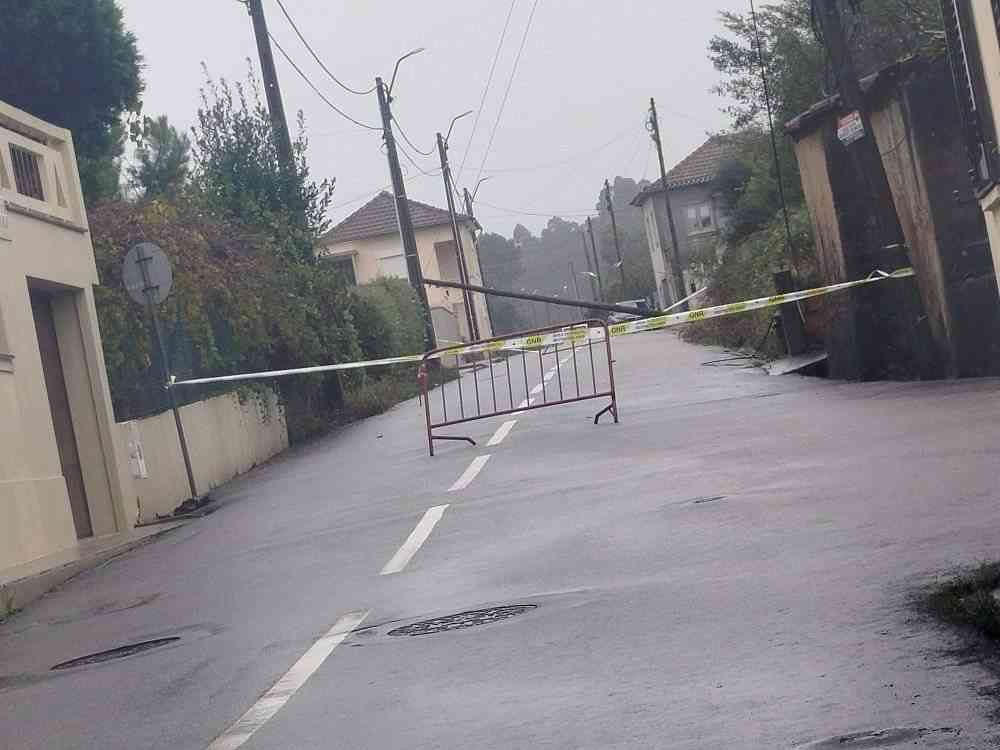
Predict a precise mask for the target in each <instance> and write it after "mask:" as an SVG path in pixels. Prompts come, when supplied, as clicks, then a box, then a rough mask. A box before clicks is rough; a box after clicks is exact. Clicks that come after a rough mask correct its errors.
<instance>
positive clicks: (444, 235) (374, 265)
mask: <svg viewBox="0 0 1000 750" xmlns="http://www.w3.org/2000/svg"><path fill="white" fill-rule="evenodd" d="M415 234H416V238H417V254H418V255H419V257H420V269H421V271H422V272H423V274H424V277H426V278H429V279H440V280H442V281H459V275H458V271H457V266H458V263H457V259H452V260H451V261H450V264H449V266H448V267H446V268H444V269H442V268H441V265H440V264H439V262H438V253H437V250H436V249H435V245H438V244H440V243H446V242H451V241H452V232H451V226H450V225H447V224H444V225H441V226H439V227H430V228H428V229H418V230H416V233H415ZM461 234H462V247H463V249H464V250H465V264H466V267H467V268H468V269H469V281H470V283H471V284H473V285H476V286H478V285H482V282H483V274H482V271H481V270H480V268H479V260H478V258H477V257H476V250H475V241H474V239H473V236H472V231H471V229H470V226H469V224H467V223H466V224H463V225H462V226H461ZM402 253H403V244H402V241H401V240H400V237H399V235H398V234H389V235H383V236H381V237H370V238H367V239H363V240H355V241H353V242H341V243H338V244H335V245H330V246H328V247H321V248H318V249H317V255H318V256H319V257H343V256H348V257H352V258H353V259H354V273H355V277H356V278H357V281H358V283H359V284H367V283H369V282H372V281H375V279H377V278H379V276H381V275H382V273H381V269H380V266H379V259H380V258H385V257H389V256H398V255H402ZM404 278H405V277H404ZM426 289H427V300H428V302H429V303H430V306H431V308H432V309H434V308H440V309H443V310H445V311H447V312H448V313H450V314H451V315H452V316H455V317H457V318H460V319H461V320H463V321H464V319H465V313H464V312H463V310H464V308H463V307H462V304H463V298H462V292H461V290H458V289H443V288H440V287H432V286H428V287H426ZM473 298H474V300H475V305H476V315H477V316H478V320H479V332H480V335H481V336H482V338H489V337H490V336H492V335H493V334H492V332H491V330H490V327H489V311H488V310H487V308H486V298H485V296H484V295H482V294H474V295H473ZM441 319H442V320H444V319H446V318H445V317H441ZM447 329H448V330H442V331H437V329H436V328H435V333H436V334H437V336H438V337H439V338H441V339H450V338H451V337H453V336H454V335H455V332H454V329H453V327H452V326H450V325H449V326H448V327H447ZM465 329H466V324H465V323H464V322H462V323H460V331H461V332H463V333H464V332H465ZM408 353H409V352H408Z"/></svg>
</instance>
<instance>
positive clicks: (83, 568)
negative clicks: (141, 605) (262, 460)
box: [0, 522, 183, 625]
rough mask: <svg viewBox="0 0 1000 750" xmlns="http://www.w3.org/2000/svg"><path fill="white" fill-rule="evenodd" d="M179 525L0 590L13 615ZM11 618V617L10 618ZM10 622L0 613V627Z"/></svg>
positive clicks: (11, 582)
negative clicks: (6, 599) (82, 575)
mask: <svg viewBox="0 0 1000 750" xmlns="http://www.w3.org/2000/svg"><path fill="white" fill-rule="evenodd" d="M182 525H183V523H180V522H179V523H177V524H176V525H174V526H164V527H163V528H160V529H157V530H156V531H155V532H153V533H149V534H146V535H145V536H140V537H138V538H133V539H126V540H124V541H122V542H121V543H119V544H116V545H114V546H112V547H108V548H107V549H102V550H100V551H97V552H94V553H93V554H90V555H87V556H86V557H82V558H80V559H79V560H72V561H70V562H66V563H62V564H61V565H57V566H55V567H53V568H50V569H49V570H45V571H42V572H40V573H35V574H32V575H27V576H24V577H23V578H17V579H14V580H12V581H7V582H5V583H0V591H3V592H5V596H9V597H11V598H10V603H11V604H12V605H13V607H14V608H15V609H14V612H15V613H16V612H18V611H19V610H23V609H24V608H25V607H27V606H29V605H31V604H32V603H33V602H36V601H38V600H39V599H40V598H41V597H43V596H44V595H45V594H47V593H48V592H50V591H52V590H53V589H55V588H57V587H58V586H61V585H62V584H64V583H66V582H67V581H69V580H70V579H72V578H75V577H76V576H78V575H80V574H81V573H85V572H87V571H88V570H93V569H94V568H97V567H99V566H101V565H103V564H104V563H106V562H108V561H109V560H111V559H113V558H115V557H119V556H121V555H124V554H126V553H127V552H131V551H132V550H134V549H137V548H138V547H142V546H144V545H146V544H149V543H151V542H154V541H156V540H157V539H159V538H160V537H161V536H163V535H164V534H167V533H168V532H170V531H173V530H174V529H176V528H178V527H180V526H182ZM11 617H13V615H11ZM10 619H11V618H10V617H8V618H7V620H4V618H3V617H2V613H0V625H2V624H3V623H4V622H6V621H9V620H10Z"/></svg>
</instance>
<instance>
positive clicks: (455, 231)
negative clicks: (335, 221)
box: [437, 133, 479, 341]
mask: <svg viewBox="0 0 1000 750" xmlns="http://www.w3.org/2000/svg"><path fill="white" fill-rule="evenodd" d="M437 147H438V156H440V157H441V176H442V177H444V194H445V197H446V198H447V199H448V214H449V216H451V236H452V238H453V239H454V242H455V254H456V255H457V257H458V275H459V277H460V278H461V279H462V283H463V284H469V283H471V282H470V281H469V269H468V266H466V264H465V248H464V247H463V245H462V233H461V231H460V230H459V227H458V216H457V215H456V214H455V196H454V195H453V194H452V191H451V188H452V185H451V167H449V166H448V144H447V143H446V142H445V139H444V136H443V135H441V134H440V133H438V134H437ZM462 298H463V299H464V300H465V320H466V324H467V325H468V326H469V336H470V337H471V339H470V340H471V341H479V321H478V319H477V317H476V310H475V306H474V300H473V299H472V293H471V292H470V291H469V290H468V289H463V290H462Z"/></svg>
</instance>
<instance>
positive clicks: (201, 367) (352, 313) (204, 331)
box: [90, 200, 422, 441]
mask: <svg viewBox="0 0 1000 750" xmlns="http://www.w3.org/2000/svg"><path fill="white" fill-rule="evenodd" d="M90 221H91V231H92V233H93V237H94V249H95V255H96V258H97V265H98V271H99V274H100V278H101V286H99V287H98V288H97V290H96V299H97V308H98V315H99V317H100V322H101V330H102V334H103V339H104V350H105V361H106V363H107V369H108V378H109V381H110V386H111V395H112V401H113V403H114V407H115V413H116V415H117V418H118V419H119V420H124V419H134V418H137V417H142V416H146V415H148V414H152V413H156V412H159V411H162V410H163V409H165V408H166V404H165V399H164V390H163V383H162V379H161V376H160V374H159V373H160V365H159V358H158V357H159V355H158V352H157V351H156V347H155V343H154V342H153V340H152V337H151V335H150V330H149V326H148V323H147V321H146V319H145V317H146V316H145V312H144V311H143V310H142V308H140V307H139V306H137V305H136V304H135V303H133V302H132V301H131V300H130V299H129V298H128V296H127V295H126V294H125V291H124V289H123V288H122V283H121V263H122V260H123V259H124V257H125V254H126V253H127V251H128V249H129V248H130V247H132V245H134V244H135V243H137V242H139V241H142V240H150V241H155V242H156V243H157V244H158V245H159V246H160V247H161V248H162V249H163V251H164V252H165V253H166V254H167V256H168V257H169V258H170V259H171V262H172V264H173V270H174V291H173V293H172V294H171V296H170V298H169V299H168V300H167V301H166V302H165V303H164V304H162V305H161V306H160V309H159V314H160V318H161V321H162V324H163V329H164V335H165V339H166V345H167V349H168V357H169V358H170V361H171V365H172V367H171V372H172V374H173V375H175V376H176V377H177V378H178V379H183V378H187V377H194V376H198V377H207V376H213V375H227V374H232V373H238V372H253V371H259V370H272V369H287V368H294V367H308V366H313V365H321V364H328V363H331V362H346V361H353V360H358V359H378V358H382V357H391V356H397V355H400V354H412V353H415V352H419V351H421V350H422V323H421V317H420V315H421V313H420V308H419V306H418V304H417V302H416V300H415V298H414V295H413V294H412V293H411V291H410V288H409V287H408V286H407V285H406V283H405V282H403V281H399V280H380V281H378V282H375V283H374V284H372V285H370V286H368V287H360V288H356V289H352V288H349V287H348V286H347V284H346V282H345V281H344V279H343V278H342V277H341V275H340V274H339V273H337V272H336V271H335V270H334V269H333V268H332V267H331V266H326V265H324V264H322V263H317V264H304V263H299V262H295V261H293V260H290V259H289V258H288V257H287V256H285V255H282V254H279V253H276V252H274V251H273V248H272V240H271V239H270V238H269V237H267V236H262V235H259V234H256V233H254V232H253V231H251V230H249V229H247V228H246V227H243V226H240V225H238V224H236V223H234V222H228V221H221V220H218V219H213V218H210V217H208V216H206V215H205V214H204V213H203V212H201V211H200V210H199V208H198V207H197V206H196V205H194V204H192V203H190V202H185V201H181V202H178V203H167V202H164V201H158V200H153V201H149V202H146V203H143V204H131V203H123V202H113V203H107V204H104V205H102V206H99V207H98V208H97V209H95V210H94V211H93V212H91V215H90ZM412 369H413V368H408V369H407V372H406V373H402V374H400V373H398V372H396V371H395V368H393V369H391V370H390V369H381V370H379V369H373V370H371V371H362V370H358V371H350V372H347V373H344V374H343V376H342V377H340V378H338V377H336V376H332V375H312V376H307V377H303V376H297V377H292V378H289V379H285V380H282V381H278V385H279V388H280V390H281V393H282V398H283V402H284V405H285V409H286V417H287V419H288V425H289V434H290V437H291V439H292V440H293V441H300V440H303V439H306V438H308V437H310V436H311V435H314V434H317V433H319V432H322V431H325V430H327V429H329V427H330V426H331V425H333V424H336V423H338V422H340V421H342V420H343V419H344V417H345V416H349V415H350V414H351V413H352V412H354V411H355V410H353V409H351V408H347V409H346V412H347V414H345V408H344V401H345V393H344V392H343V391H346V392H347V393H354V392H355V391H357V390H358V389H363V388H366V387H373V386H372V385H371V384H372V383H378V382H379V381H381V380H383V379H385V378H389V377H399V378H400V379H401V380H403V381H406V380H412V379H413V378H414V376H413V374H412ZM221 390H222V389H221V388H201V387H198V388H191V387H184V388H180V389H178V391H177V393H178V395H179V396H180V397H181V398H183V399H186V400H188V401H191V400H196V399H198V398H204V397H206V396H209V395H213V394H216V393H219V392H221ZM360 411H363V410H359V411H358V413H360Z"/></svg>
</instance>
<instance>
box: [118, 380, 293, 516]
mask: <svg viewBox="0 0 1000 750" xmlns="http://www.w3.org/2000/svg"><path fill="white" fill-rule="evenodd" d="M181 420H182V421H183V423H184V434H185V436H186V437H187V442H188V448H189V450H190V453H191V464H192V468H193V470H194V476H195V484H196V486H197V489H198V492H199V493H200V494H206V493H208V492H209V491H210V490H212V489H214V488H215V487H218V486H219V485H221V484H223V483H224V482H227V481H229V480H230V479H232V478H233V477H236V476H239V475H240V474H243V473H245V472H247V471H249V470H250V469H252V468H253V467H254V466H257V465H258V464H260V463H263V462H265V461H267V460H268V459H270V458H272V457H274V456H276V455H277V454H279V453H282V452H283V451H285V450H287V448H288V426H287V425H286V424H285V418H284V414H283V413H282V410H281V408H280V406H279V404H278V399H277V396H276V395H275V394H274V393H273V392H272V391H267V392H265V395H263V396H260V397H253V398H250V399H248V400H246V401H244V402H242V403H241V402H240V399H239V397H238V396H237V395H236V394H235V393H230V394H226V395H223V396H216V397H215V398H211V399H208V400H206V401H199V402H197V403H194V404H189V405H187V406H183V407H181ZM133 431H134V432H133ZM133 434H138V436H139V442H140V445H141V446H142V455H143V456H144V459H145V463H146V469H147V471H148V474H149V476H148V478H145V479H139V478H136V477H134V476H133V472H132V471H131V469H130V466H129V461H128V460H123V461H122V462H121V477H122V479H121V481H122V485H123V488H124V492H125V510H126V514H127V520H128V523H129V525H130V526H131V525H134V524H135V523H137V522H138V521H140V520H142V521H149V520H153V519H155V518H156V516H157V515H167V514H169V513H171V512H172V511H173V510H174V509H175V508H176V507H177V506H178V505H180V504H181V503H182V502H184V501H185V500H187V499H188V498H189V497H190V495H191V492H190V490H189V489H188V481H187V474H186V473H185V470H184V459H183V457H182V455H181V450H180V443H179V442H178V439H177V429H176V427H175V425H174V418H173V414H172V413H171V412H165V413H163V414H158V415H156V416H154V417H147V418H146V419H140V420H136V421H134V422H123V423H121V424H119V425H118V426H117V442H118V447H119V451H120V454H121V455H122V456H123V457H126V458H127V457H128V456H129V453H130V450H129V441H130V440H131V438H132V436H133ZM140 512H141V515H140Z"/></svg>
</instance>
